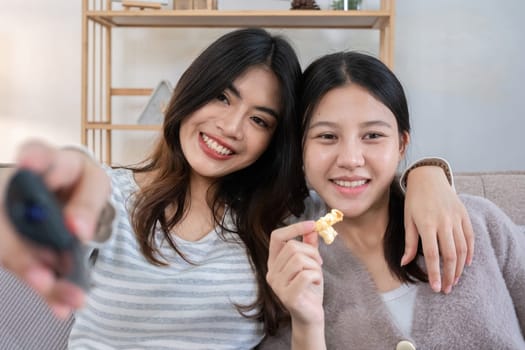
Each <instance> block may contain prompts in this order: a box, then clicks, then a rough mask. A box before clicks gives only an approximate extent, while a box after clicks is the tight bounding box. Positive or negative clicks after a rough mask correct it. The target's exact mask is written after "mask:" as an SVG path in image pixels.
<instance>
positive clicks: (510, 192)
mask: <svg viewBox="0 0 525 350" xmlns="http://www.w3.org/2000/svg"><path fill="white" fill-rule="evenodd" d="M454 183H455V185H456V190H457V192H458V193H469V194H473V195H476V196H481V197H485V198H488V199H489V200H491V201H492V202H494V203H495V204H496V205H498V206H499V207H500V208H501V209H503V211H504V212H505V213H506V214H507V215H508V216H509V217H510V218H511V219H512V220H513V221H514V222H515V223H517V224H518V225H525V171H503V172H490V173H459V174H457V175H455V177H454Z"/></svg>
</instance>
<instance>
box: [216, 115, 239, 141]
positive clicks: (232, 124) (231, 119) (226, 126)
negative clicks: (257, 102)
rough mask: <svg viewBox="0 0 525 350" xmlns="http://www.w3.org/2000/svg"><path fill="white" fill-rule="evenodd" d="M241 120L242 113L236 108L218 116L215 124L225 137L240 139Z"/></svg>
mask: <svg viewBox="0 0 525 350" xmlns="http://www.w3.org/2000/svg"><path fill="white" fill-rule="evenodd" d="M243 121H244V113H243V112H242V111H240V110H238V111H235V112H234V113H228V114H227V115H223V116H221V117H220V118H218V121H217V126H218V127H219V129H220V130H221V131H222V133H223V135H224V136H225V137H228V138H232V139H235V140H241V139H242V138H243V137H244V132H243V127H242V126H243Z"/></svg>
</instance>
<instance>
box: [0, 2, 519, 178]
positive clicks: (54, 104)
mask: <svg viewBox="0 0 525 350" xmlns="http://www.w3.org/2000/svg"><path fill="white" fill-rule="evenodd" d="M0 2H2V10H1V11H0V92H1V93H0V140H2V142H3V147H0V162H10V161H12V160H13V159H14V155H15V152H16V151H15V150H16V147H17V146H18V145H19V144H20V143H21V142H22V141H23V140H25V139H27V138H28V137H35V136H38V137H43V138H45V139H47V140H48V141H50V142H52V143H55V144H68V143H72V142H73V143H75V142H77V143H78V142H80V28H81V27H80V25H81V23H80V19H81V18H80V3H81V2H80V1H60V2H52V3H45V4H46V5H45V6H44V5H43V2H41V1H39V0H26V1H23V2H18V1H17V2H13V1H11V2H7V1H0ZM4 2H5V3H4ZM323 2H325V1H323ZM378 3H379V0H365V1H364V6H365V7H367V8H373V7H376V6H377V5H378ZM219 6H220V8H222V9H227V8H232V9H233V8H246V7H247V6H249V7H250V8H252V9H254V8H260V9H264V8H282V9H285V8H288V6H289V1H281V0H265V1H257V2H255V1H250V2H247V1H245V0H244V1H243V0H219ZM396 12H397V16H396V37H395V41H396V43H395V67H394V71H395V73H396V74H397V75H398V77H399V78H400V80H401V81H402V83H403V85H404V86H405V89H406V92H407V96H408V99H409V106H410V111H411V115H412V122H413V134H412V140H413V142H412V148H411V150H410V152H409V160H413V159H415V158H417V157H420V156H424V155H441V156H444V157H446V158H447V159H448V160H450V161H451V163H452V166H453V168H454V170H456V171H481V170H525V153H524V151H523V149H524V148H525V147H524V146H525V140H524V139H523V136H522V134H523V131H522V130H525V90H524V89H523V87H522V86H521V82H522V81H523V80H524V78H525V48H524V45H523V44H524V43H525V39H523V24H522V22H521V21H520V19H521V14H523V13H525V1H523V0H504V1H488V0H462V1H457V0H456V1H452V0H440V1H424V0H397V6H396ZM226 31H227V30H219V31H217V30H206V29H175V30H169V29H155V30H142V29H133V30H131V29H123V30H120V29H116V30H114V40H113V43H114V47H113V55H114V63H115V66H114V68H113V74H114V83H115V84H114V85H116V86H131V87H154V86H155V85H156V84H157V83H158V82H159V81H160V80H162V79H168V80H170V81H171V82H172V83H175V82H176V80H177V79H178V77H179V76H180V74H181V72H182V71H183V70H184V69H185V68H186V67H187V65H188V64H189V62H190V61H191V60H192V59H193V58H194V57H195V56H196V55H197V54H198V53H199V52H200V51H201V50H202V49H203V48H204V47H205V46H206V45H208V44H209V43H210V42H211V41H212V40H214V39H215V38H216V37H217V36H219V35H221V34H222V33H224V32H226ZM278 32H282V33H284V34H285V35H286V36H288V37H289V38H290V39H291V40H292V41H293V44H294V46H295V48H296V49H297V51H298V53H299V55H300V57H301V61H302V63H303V65H306V64H307V63H308V62H310V61H311V60H312V59H314V58H316V57H318V56H320V55H321V54H323V53H327V52H332V51H336V50H343V49H358V50H361V51H366V52H369V53H371V54H377V48H378V40H379V37H378V35H377V33H376V32H372V31H355V30H353V31H351V30H310V29H299V30H280V31H278ZM145 102H146V99H144V98H136V99H132V100H129V99H126V100H125V101H124V99H123V98H117V99H115V100H114V115H115V119H116V121H117V122H134V121H136V119H137V118H138V115H139V114H140V112H141V110H142V108H143V106H144V104H145ZM154 137H155V135H153V134H152V133H139V132H116V133H115V136H114V147H115V148H114V158H116V159H117V160H118V161H119V162H121V163H127V162H132V161H135V160H138V159H140V158H141V157H142V156H143V154H144V153H145V152H146V151H147V149H148V147H149V146H150V145H151V143H152V141H153V139H154Z"/></svg>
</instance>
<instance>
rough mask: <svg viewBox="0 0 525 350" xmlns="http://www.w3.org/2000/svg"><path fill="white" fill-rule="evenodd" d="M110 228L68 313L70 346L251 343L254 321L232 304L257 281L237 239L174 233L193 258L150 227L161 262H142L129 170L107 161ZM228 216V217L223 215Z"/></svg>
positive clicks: (251, 297) (246, 300) (243, 299)
mask: <svg viewBox="0 0 525 350" xmlns="http://www.w3.org/2000/svg"><path fill="white" fill-rule="evenodd" d="M108 173H109V174H110V176H111V178H112V188H113V193H112V202H113V205H114V206H115V209H116V211H117V223H116V224H117V226H116V227H117V229H116V230H114V232H113V234H112V236H111V238H110V239H109V240H108V241H107V242H105V243H104V244H103V245H102V246H100V247H99V254H98V257H97V260H96V263H95V265H94V266H93V268H92V271H91V278H92V282H93V287H92V289H91V290H90V292H89V295H88V298H87V303H86V307H85V308H83V309H82V310H80V311H78V312H77V313H76V315H75V323H74V325H73V328H72V331H71V335H70V341H69V348H70V349H75V350H78V349H94V350H104V349H156V350H161V349H184V350H188V349H251V348H253V347H255V346H256V345H257V344H258V343H259V342H260V341H261V340H262V338H263V327H262V324H261V323H259V322H257V321H254V320H250V319H247V318H245V317H243V316H241V315H240V314H239V313H238V311H237V310H236V308H235V304H240V305H247V304H251V303H253V302H254V301H255V298H256V293H257V284H256V281H255V276H254V273H253V270H252V268H251V265H250V261H249V258H248V257H247V253H246V251H245V248H244V245H242V244H239V243H236V242H232V241H230V240H228V242H225V241H224V240H222V239H221V238H220V237H219V236H218V234H217V232H216V231H212V232H210V233H209V234H208V235H206V236H205V237H204V238H202V239H201V240H199V241H196V242H188V241H184V240H182V239H180V238H178V237H175V240H176V243H177V244H178V246H179V247H180V248H181V250H182V251H183V252H184V254H185V255H186V256H187V258H188V259H189V260H190V261H192V262H193V263H194V264H189V263H187V262H186V261H184V260H183V259H182V258H181V257H180V256H178V255H177V254H176V253H175V252H174V251H173V249H172V248H171V247H169V245H168V244H166V243H165V242H164V241H163V240H162V238H161V234H160V233H159V234H158V235H157V241H158V242H159V243H160V246H161V252H162V254H163V256H164V257H165V258H166V259H167V260H168V261H169V263H170V264H169V266H165V267H159V266H154V265H152V264H150V263H149V262H148V261H147V260H146V259H145V258H144V257H143V256H142V254H141V252H140V248H139V245H138V243H137V241H136V238H135V235H134V233H133V230H132V227H131V223H130V217H129V211H128V209H129V208H130V198H132V194H133V193H134V192H135V191H136V190H137V189H138V188H137V184H136V183H135V181H134V179H133V175H132V172H131V171H129V170H125V169H116V170H110V169H108ZM229 223H230V224H231V220H230V221H229Z"/></svg>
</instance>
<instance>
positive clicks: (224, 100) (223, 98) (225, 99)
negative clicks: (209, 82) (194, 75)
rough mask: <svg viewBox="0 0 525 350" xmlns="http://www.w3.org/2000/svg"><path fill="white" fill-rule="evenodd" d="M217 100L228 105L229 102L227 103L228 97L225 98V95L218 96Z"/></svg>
mask: <svg viewBox="0 0 525 350" xmlns="http://www.w3.org/2000/svg"><path fill="white" fill-rule="evenodd" d="M217 100H219V101H221V102H224V103H226V104H229V103H230V101H228V97H227V96H226V94H220V95H219V96H217Z"/></svg>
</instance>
